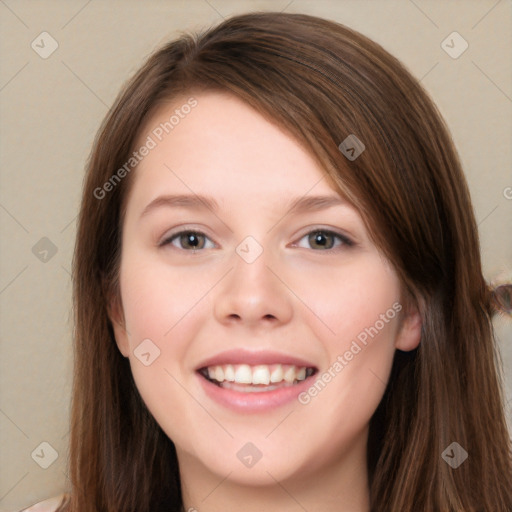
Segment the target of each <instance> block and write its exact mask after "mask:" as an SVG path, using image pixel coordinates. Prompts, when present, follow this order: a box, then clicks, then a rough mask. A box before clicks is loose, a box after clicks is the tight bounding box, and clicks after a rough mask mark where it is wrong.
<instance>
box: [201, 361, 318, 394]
mask: <svg viewBox="0 0 512 512" xmlns="http://www.w3.org/2000/svg"><path fill="white" fill-rule="evenodd" d="M207 373H208V377H209V379H210V380H215V381H217V382H219V383H223V382H232V383H235V384H252V385H264V386H269V385H270V384H278V383H281V382H283V383H285V384H293V383H295V382H300V381H303V380H305V379H306V378H307V377H309V376H310V375H312V373H313V369H312V368H306V367H305V366H302V367H297V366H293V365H282V364H272V365H265V364H260V365H257V366H249V365H248V364H238V365H232V364H226V365H216V366H209V367H208V368H207ZM270 387H272V388H273V387H275V386H270Z"/></svg>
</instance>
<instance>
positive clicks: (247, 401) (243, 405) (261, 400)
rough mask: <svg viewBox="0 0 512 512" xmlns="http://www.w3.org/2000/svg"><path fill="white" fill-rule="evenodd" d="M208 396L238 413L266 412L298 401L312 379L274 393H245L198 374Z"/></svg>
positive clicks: (279, 389)
mask: <svg viewBox="0 0 512 512" xmlns="http://www.w3.org/2000/svg"><path fill="white" fill-rule="evenodd" d="M197 377H198V379H199V380H200V381H201V385H202V386H203V389H204V391H205V393H206V395H207V396H208V397H209V398H211V399H212V400H213V401H215V402H217V403H218V404H220V405H222V406H224V407H226V408H228V409H231V410H233V411H236V412H264V411H269V410H272V409H275V408H277V407H281V406H283V405H285V404H287V403H290V402H292V401H293V400H296V399H297V397H298V395H299V394H300V393H302V392H303V391H305V390H306V389H308V388H309V386H310V385H311V379H312V377H314V376H312V377H308V378H307V379H305V380H303V381H301V382H299V383H297V384H294V385H293V386H287V387H282V388H278V389H274V390H272V391H262V392H258V393H244V392H242V391H234V390H232V389H225V388H221V387H220V386H217V385H216V384H214V383H213V382H210V381H209V380H207V379H206V378H205V377H203V376H202V375H200V374H197Z"/></svg>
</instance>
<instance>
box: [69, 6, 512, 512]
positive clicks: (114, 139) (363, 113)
mask: <svg viewBox="0 0 512 512" xmlns="http://www.w3.org/2000/svg"><path fill="white" fill-rule="evenodd" d="M201 91H221V92H225V93H230V94H233V95H235V96H236V97H238V98H239V99H241V100H243V101H244V102H246V104H248V105H250V106H251V107H253V108H254V109H256V110H257V111H258V112H259V113H260V114H261V115H263V116H265V118H266V119H268V120H269V121H271V122H273V123H276V124H277V125H278V126H280V127H281V128H282V129H283V130H285V131H286V132H287V133H289V134H291V135H292V136H293V137H295V139H296V140H297V141H298V142H299V143H301V144H303V145H304V147H305V148H306V149H307V150H308V151H309V152H310V153H311V155H312V156H313V157H314V158H315V159H316V161H317V162H318V163H319V165H320V166H321V168H322V169H323V170H325V177H326V179H327V180H329V183H331V185H332V186H333V187H335V189H336V190H337V191H338V192H339V193H340V194H341V195H342V196H343V197H345V198H346V199H347V200H348V201H349V202H350V203H351V204H352V205H354V206H355V207H356V208H357V209H358V211H359V212H360V214H361V216H362V217H363V220H364V222H365V225H366V228H367V229H368V232H369V233H370V236H371V238H372V240H373V241H374V243H375V244H376V245H377V247H378V248H379V250H381V251H382V253H383V254H384V255H385V256H386V257H387V258H388V259H389V261H390V262H391V264H392V265H393V267H394V269H395V270H396V272H397V275H398V277H399V279H400V281H401V284H402V287H403V293H404V300H405V303H404V304H405V305H406V306H407V305H409V306H411V305H413V306H414V307H417V308H418V310H419V311H420V314H421V318H422V333H421V341H420V344H419V347H418V348H417V349H416V350H413V351H411V352H407V353H405V352H401V351H396V354H395V359H394V362H393V368H392V372H391V376H390V380H389V383H388V385H387V388H386V391H385V394H384V396H383V399H382V401H381V403H380V404H379V407H378V408H377V410H376V412H375V414H374V415H373V417H372V419H371V423H370V432H369V439H368V471H369V478H370V480H369V481H370V500H371V509H372V511H376V512H377V511H378V512H408V511H411V512H412V511H414V512H437V511H443V512H445V511H450V512H451V511H453V512H455V511H467V512H469V511H474V512H477V511H479V512H483V511H485V512H490V511H493V512H510V511H511V510H512V490H511V484H510V482H511V481H512V462H511V446H510V439H509V433H508V431H507V425H506V421H505V414H504V396H503V390H502V373H501V371H502V370H501V361H500V358H499V353H498V351H497V346H496V341H495V337H494V332H493V326H492V323H491V319H492V314H493V312H494V311H495V309H494V306H493V304H496V302H495V301H494V300H493V294H492V290H491V289H490V287H489V286H488V285H487V283H486V281H485V279H484V277H483V274H482V267H481V260H480V251H479V240H478V232H477V225H476V222H475V218H474V214H473V210H472V204H471V200H470V196H469V191H468V188H467V184H466V181H465V179H464V176H463V172H462V169H461V164H460V161H459V158H458V156H457V153H456V150H455V148H454V144H453V142H452V140H451V137H450V135H449V132H448V130H447V128H446V126H445V123H444V121H443V119H442V117H441V115H440V113H439V112H438V110H437V108H436V106H435V105H434V103H433V101H432V100H431V99H430V97H429V96H428V94H427V93H426V92H425V91H424V90H423V88H422V87H421V86H420V85H419V83H418V81H417V80H416V79H415V78H414V77H412V76H411V74H410V73H409V72H408V71H407V70H406V69H405V67H404V66H403V65H402V64H401V63H400V62H399V61H398V60H397V59H396V58H394V57H393V56H392V55H390V54H389V53H388V52H387V51H385V50H384V49H383V48H382V47H381V46H379V45H378V44H376V43H375V42H373V41H371V40H370V39H368V38H367V37H365V36H363V35H361V34H359V33H358V32H355V31H354V30H351V29H349V28H347V27H345V26H343V25H341V24H338V23H335V22H332V21H327V20H324V19H321V18H317V17H313V16H308V15H303V14H286V13H275V12H264V13H261V12H258V13H251V14H244V15H238V16H234V17H231V18H229V19H227V20H225V21H223V22H222V23H221V24H220V25H217V26H214V27H212V28H210V29H208V30H206V31H204V32H202V33H200V34H193V35H190V34H188V33H183V34H182V35H181V36H180V37H179V38H177V39H175V40H173V41H171V42H170V43H168V44H166V45H165V46H163V47H162V48H161V49H159V50H158V51H157V52H156V53H154V54H153V55H152V56H150V57H149V59H148V60H147V62H146V63H145V64H144V65H143V67H142V68H141V69H140V70H139V71H138V72H137V73H136V75H135V76H134V77H133V78H132V79H131V80H130V81H129V82H128V83H127V85H126V86H125V87H124V89H123V90H122V91H121V93H120V94H119V96H118V98H117V100H116V102H115V104H114V105H113V106H112V108H111V109H110V111H109V113H108V115H107V117H106V119H105V120H104V122H103V124H102V126H101V129H100V131H99V133H98V135H97V138H96V140H95V143H94V147H93V150H92V153H91V157H90V160H89V162H88V168H87V173H86V177H85V183H84V189H83V198H82V203H81V209H80V214H79V221H78V232H77V237H76V246H75V254H74V261H73V294H74V315H75V332H74V338H75V341H74V342H75V366H74V384H73V394H72V413H71V439H70V454H69V461H68V464H69V473H70V479H71V482H72V490H71V491H72V492H71V496H70V498H69V499H68V500H67V503H66V504H63V505H62V506H61V508H60V510H62V511H64V510H65V511H68V512H155V511H159V510H162V511H163V510H166V511H169V512H171V511H179V510H180V509H181V506H182V497H181V491H180V481H179V471H178V463H177V458H176V451H175V447H174V444H173V442H172V441H171V440H170V439H169V438H168V437H167V435H166V434H165V433H164V432H163V430H162V429H161V428H160V427H159V425H158V424H157V422H156V421H155V419H154V418H153V417H152V415H151V414H150V413H149V411H148V410H147V408H146V406H145V404H144V402H143V400H142V399H141V397H140V395H139V393H138V390H137V388H136V386H135V383H134V380H133V378H132V374H131V370H130V364H129V360H128V359H126V358H125V357H123V356H122V354H121V353H120V352H119V350H118V348H117V345H116V343H115V339H114V334H113V329H112V324H111V321H110V319H109V314H108V312H109V308H110V307H111V306H112V303H113V301H116V300H117V301H120V297H119V287H118V274H119V264H120V254H121V246H122V240H121V228H122V223H123V216H124V209H125V207H126V198H127V193H128V191H129V189H130V184H131V182H132V181H133V179H132V176H133V174H134V173H135V172H137V170H136V167H135V168H134V169H133V170H132V171H131V173H127V174H126V177H124V179H122V180H119V182H116V183H115V184H114V185H115V186H114V185H113V186H111V187H108V188H109V191H108V193H105V194H103V193H102V194H101V195H100V194H98V190H99V189H101V188H102V187H104V184H105V183H106V182H108V181H109V180H111V178H112V176H113V175H115V174H116V173H118V170H119V169H121V168H122V167H123V165H125V164H126V162H127V161H129V159H130V158H131V156H132V153H133V151H134V150H135V149H136V148H135V147H134V145H135V143H136V141H137V140H138V138H139V137H142V136H144V135H145V134H143V133H141V129H142V127H143V126H145V125H146V124H147V121H148V119H149V117H150V116H151V115H152V114H153V113H154V112H155V111H156V109H158V108H159V106H161V105H163V104H164V103H166V104H168V103H169V102H170V101H173V99H175V98H177V97H180V98H182V97H185V98H187V97H191V96H194V97H195V98H196V99H198V98H199V96H198V94H199V93H200V92H201ZM199 101H200V98H199ZM177 106H179V105H177ZM190 115H193V112H192V113H191V114H190ZM183 122H186V119H184V120H183ZM349 135H355V136H356V137H357V138H358V139H359V140H360V141H362V142H363V144H364V146H365V150H364V151H363V152H362V153H361V155H360V156H359V157H358V158H356V159H355V160H352V161H351V160H349V159H347V158H346V156H345V155H344V154H343V153H342V152H341V151H340V149H339V145H340V143H341V142H342V141H344V140H345V139H346V138H347V137H348V136H349ZM169 136H172V134H170V135H169ZM290 172H293V171H290ZM118 176H119V173H118ZM123 176H124V173H123ZM290 178H291V179H292V178H293V176H292V175H291V176H290ZM103 190H105V188H103ZM452 442H457V443H459V444H460V445H461V446H462V447H463V448H464V449H465V450H466V451H467V452H468V459H467V460H466V461H465V462H464V463H463V464H462V465H460V466H459V467H458V468H457V469H453V468H452V467H451V466H450V465H448V464H447V463H446V462H445V461H444V460H443V458H442V456H441V454H442V452H443V451H444V450H445V449H446V448H447V447H448V446H449V445H450V444H451V443H452Z"/></svg>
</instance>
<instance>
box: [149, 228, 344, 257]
mask: <svg viewBox="0 0 512 512" xmlns="http://www.w3.org/2000/svg"><path fill="white" fill-rule="evenodd" d="M312 233H323V234H324V235H327V236H334V237H335V238H337V239H338V240H340V241H341V244H340V245H338V246H334V247H331V248H328V249H324V250H320V251H317V252H324V251H327V252H329V251H331V252H332V251H336V250H339V249H341V248H342V247H343V246H345V247H352V246H353V245H354V242H353V241H352V240H350V239H349V238H348V237H347V236H345V235H342V234H341V233H337V232H336V231H332V230H329V229H313V230H311V231H308V232H307V233H305V234H304V235H303V236H302V237H301V238H300V239H299V241H300V240H302V239H304V238H305V237H307V236H308V235H311V234H312ZM183 234H193V235H198V236H204V237H206V238H207V239H209V238H208V237H207V236H206V235H205V234H204V233H203V232H202V231H198V230H195V229H185V230H182V231H178V232H176V233H172V234H171V235H169V236H168V237H166V238H165V239H164V240H163V241H162V242H160V243H159V244H158V245H159V247H163V246H166V245H172V241H173V240H175V239H179V237H180V236H181V235H183ZM174 247H175V246H174ZM175 248H176V249H178V250H183V251H186V252H192V253H196V252H199V251H201V250H204V249H197V250H195V249H182V248H178V247H175ZM312 250H315V249H312Z"/></svg>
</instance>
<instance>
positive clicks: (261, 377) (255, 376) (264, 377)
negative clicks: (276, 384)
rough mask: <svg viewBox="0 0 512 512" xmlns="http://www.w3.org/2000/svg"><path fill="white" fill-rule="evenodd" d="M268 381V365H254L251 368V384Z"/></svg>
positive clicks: (266, 382)
mask: <svg viewBox="0 0 512 512" xmlns="http://www.w3.org/2000/svg"><path fill="white" fill-rule="evenodd" d="M269 382H270V371H269V369H268V366H256V367H255V368H253V370H252V383H253V384H268V383H269Z"/></svg>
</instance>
